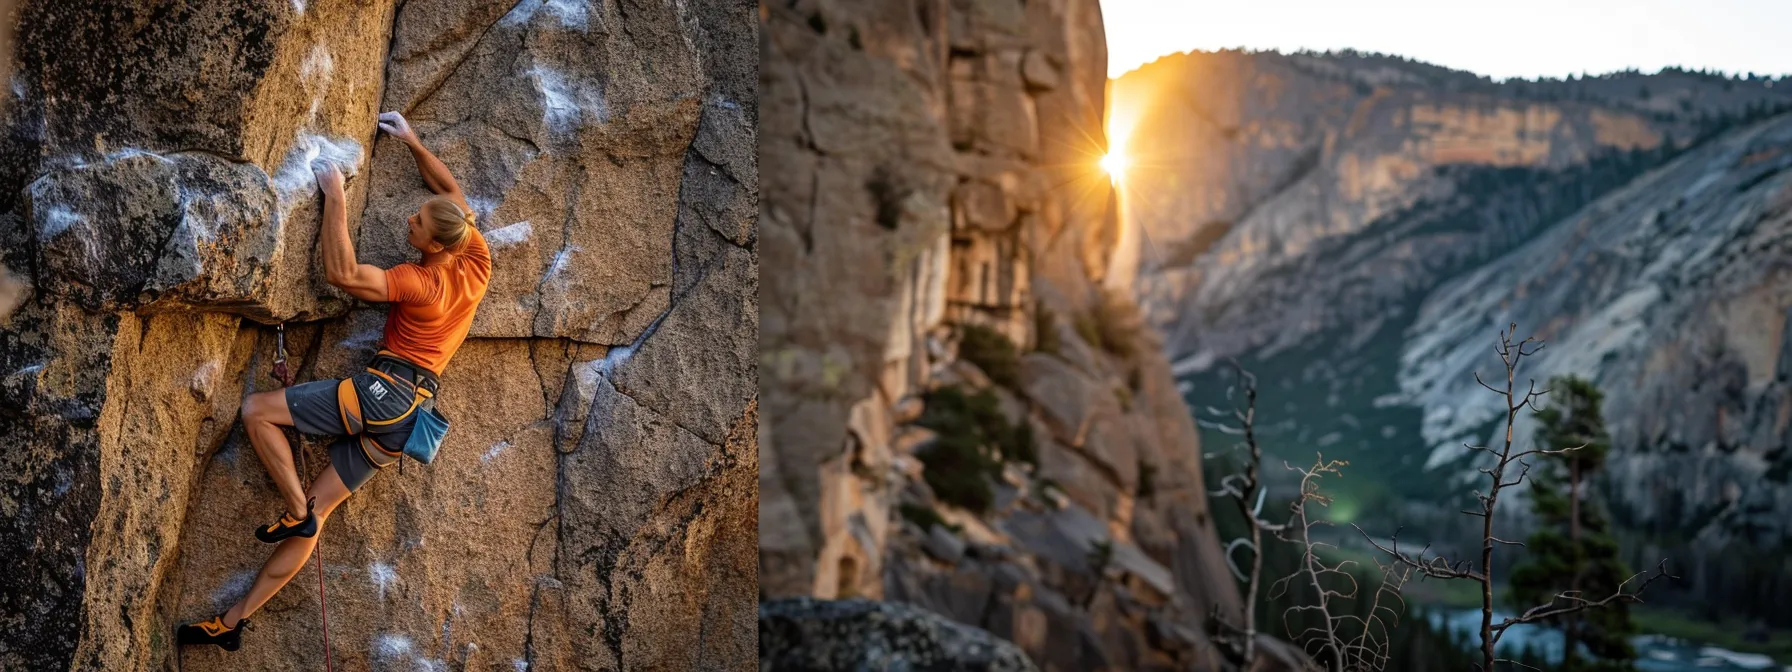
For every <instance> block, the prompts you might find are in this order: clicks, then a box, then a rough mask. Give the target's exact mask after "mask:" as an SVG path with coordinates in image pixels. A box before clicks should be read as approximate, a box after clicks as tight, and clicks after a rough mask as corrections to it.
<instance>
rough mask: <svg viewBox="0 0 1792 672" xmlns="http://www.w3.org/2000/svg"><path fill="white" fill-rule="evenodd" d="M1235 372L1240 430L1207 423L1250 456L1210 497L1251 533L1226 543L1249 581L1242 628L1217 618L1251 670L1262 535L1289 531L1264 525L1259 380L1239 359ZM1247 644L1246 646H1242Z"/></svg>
mask: <svg viewBox="0 0 1792 672" xmlns="http://www.w3.org/2000/svg"><path fill="white" fill-rule="evenodd" d="M1229 361H1230V363H1231V365H1232V370H1233V371H1234V372H1235V373H1237V374H1238V384H1239V386H1240V387H1241V388H1242V390H1243V392H1244V407H1243V408H1234V409H1232V411H1231V413H1230V415H1231V417H1232V420H1233V421H1235V422H1237V423H1238V424H1237V425H1225V424H1220V423H1207V422H1203V423H1202V424H1203V425H1204V426H1207V427H1211V428H1213V429H1217V430H1219V431H1222V432H1225V433H1227V434H1233V435H1236V436H1240V437H1242V439H1241V440H1240V442H1239V443H1238V444H1237V446H1236V447H1242V448H1245V449H1247V450H1248V451H1249V453H1248V454H1249V457H1248V458H1247V460H1246V462H1245V465H1244V473H1242V474H1227V475H1226V476H1225V478H1222V479H1220V489H1219V490H1218V491H1217V492H1211V493H1208V495H1209V496H1210V497H1226V498H1229V499H1231V500H1232V501H1233V502H1234V503H1236V504H1237V505H1238V512H1239V514H1240V515H1243V516H1244V519H1245V522H1246V524H1247V526H1248V527H1249V528H1250V538H1249V539H1245V538H1239V539H1234V540H1232V541H1231V542H1229V543H1227V544H1226V550H1225V553H1226V567H1227V568H1228V569H1230V570H1232V575H1233V576H1234V577H1236V578H1237V579H1238V580H1239V581H1243V582H1245V595H1244V618H1243V625H1242V626H1239V625H1233V624H1232V623H1231V622H1230V621H1228V620H1227V618H1226V616H1225V615H1222V614H1219V613H1218V609H1217V608H1216V609H1215V612H1214V613H1213V614H1212V616H1213V617H1214V620H1215V624H1216V625H1218V626H1220V627H1221V629H1222V631H1223V632H1222V637H1220V639H1221V640H1222V643H1230V647H1229V648H1230V649H1231V650H1232V653H1233V656H1234V657H1235V658H1236V659H1237V660H1238V662H1239V664H1240V665H1241V666H1243V667H1245V668H1247V669H1248V668H1249V667H1250V666H1251V664H1252V663H1253V662H1254V661H1256V659H1257V591H1258V586H1259V585H1260V583H1261V577H1262V575H1263V533H1264V532H1266V531H1267V532H1270V533H1272V534H1273V533H1275V532H1279V531H1281V530H1283V529H1286V528H1287V525H1286V524H1276V523H1271V522H1269V521H1266V520H1264V519H1263V518H1262V517H1261V515H1262V513H1263V500H1264V497H1265V496H1267V494H1268V492H1267V491H1266V490H1264V489H1263V484H1262V482H1261V481H1260V480H1259V479H1258V473H1259V467H1260V465H1261V464H1262V461H1263V449H1262V448H1261V447H1260V446H1258V445H1257V430H1256V416H1257V377H1256V376H1255V375H1252V374H1251V372H1249V371H1246V370H1245V369H1244V367H1243V366H1242V365H1240V364H1239V363H1238V360H1236V359H1233V360H1229ZM1240 546H1243V547H1246V548H1248V549H1250V551H1251V565H1250V570H1249V571H1245V570H1243V569H1240V568H1239V567H1238V563H1237V562H1236V561H1235V560H1234V557H1233V552H1234V551H1236V550H1237V549H1238V548H1239V547H1240ZM1239 640H1242V641H1239Z"/></svg>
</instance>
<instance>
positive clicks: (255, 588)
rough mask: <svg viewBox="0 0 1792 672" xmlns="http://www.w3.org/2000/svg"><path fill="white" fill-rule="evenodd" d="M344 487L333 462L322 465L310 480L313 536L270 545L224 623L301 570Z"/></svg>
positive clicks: (231, 622)
mask: <svg viewBox="0 0 1792 672" xmlns="http://www.w3.org/2000/svg"><path fill="white" fill-rule="evenodd" d="M348 494H349V493H348V487H347V486H345V485H343V484H342V477H341V476H338V475H337V474H336V465H330V466H329V467H326V468H325V469H324V471H323V473H321V474H318V475H317V480H316V481H313V482H312V483H311V493H310V495H311V496H312V497H316V498H317V509H316V510H315V513H316V514H317V536H312V537H290V538H287V539H286V540H284V541H281V542H280V545H279V546H275V547H274V555H273V556H272V557H269V558H268V562H267V564H265V565H262V566H261V573H260V574H257V575H256V576H255V585H252V586H250V587H249V593H248V594H247V595H244V596H243V599H242V600H240V601H238V602H237V603H236V604H235V605H234V606H232V607H230V610H229V611H226V612H224V625H225V626H227V627H232V628H234V627H236V624H237V621H239V620H242V619H244V618H248V617H249V616H250V615H252V614H254V613H255V610H257V609H260V608H261V605H263V604H267V601H268V600H270V599H272V598H273V597H274V593H278V592H280V589H281V588H282V587H284V586H286V582H288V581H291V580H292V577H293V576H295V575H297V574H298V573H299V570H300V569H304V567H305V561H306V560H308V559H310V558H311V550H312V549H313V548H316V547H317V540H318V539H321V538H323V532H324V523H325V522H327V521H328V520H329V518H330V512H331V511H334V510H336V505H338V504H341V503H342V502H343V501H344V500H347V499H348Z"/></svg>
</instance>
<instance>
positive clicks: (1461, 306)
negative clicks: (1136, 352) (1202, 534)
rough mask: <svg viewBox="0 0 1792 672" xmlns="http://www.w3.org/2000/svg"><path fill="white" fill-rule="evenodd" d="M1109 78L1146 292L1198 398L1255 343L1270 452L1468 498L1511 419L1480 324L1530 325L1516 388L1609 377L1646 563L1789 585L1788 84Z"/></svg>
mask: <svg viewBox="0 0 1792 672" xmlns="http://www.w3.org/2000/svg"><path fill="white" fill-rule="evenodd" d="M1114 93H1115V102H1114V106H1115V109H1116V112H1115V114H1116V118H1117V119H1124V120H1125V121H1124V124H1123V125H1124V127H1125V128H1127V129H1129V130H1130V133H1131V137H1133V138H1137V139H1138V140H1137V141H1135V142H1133V143H1131V144H1130V145H1129V147H1130V148H1131V151H1132V152H1133V153H1134V154H1135V162H1136V163H1137V164H1144V165H1151V166H1153V168H1152V169H1151V170H1141V171H1137V173H1136V174H1132V175H1129V176H1128V181H1127V188H1128V193H1127V199H1126V203H1127V204H1128V205H1127V213H1128V218H1129V222H1131V223H1135V224H1137V225H1138V227H1139V228H1140V230H1142V231H1143V232H1145V234H1146V235H1145V236H1143V238H1144V239H1146V240H1148V241H1150V243H1149V247H1148V249H1146V250H1145V251H1144V252H1143V253H1142V254H1141V255H1140V257H1141V273H1140V276H1139V278H1138V287H1139V291H1140V292H1141V293H1142V295H1143V296H1144V300H1145V303H1146V304H1147V305H1148V306H1149V307H1150V308H1151V311H1150V313H1151V316H1152V321H1153V322H1154V323H1155V324H1158V325H1160V326H1162V327H1164V328H1165V329H1166V330H1168V331H1169V332H1170V333H1171V334H1172V337H1171V338H1170V351H1171V353H1172V356H1173V357H1175V358H1177V360H1178V371H1179V373H1181V374H1185V375H1186V380H1185V384H1187V385H1188V387H1187V389H1188V392H1189V394H1190V395H1191V398H1192V399H1193V400H1194V401H1195V405H1196V406H1197V407H1200V406H1204V405H1207V404H1213V405H1218V404H1217V403H1216V402H1218V401H1219V400H1220V399H1221V396H1220V395H1221V394H1222V391H1223V389H1222V387H1221V386H1218V385H1215V384H1213V383H1214V382H1216V381H1218V380H1219V377H1218V375H1217V372H1216V370H1215V367H1213V366H1212V364H1213V363H1214V362H1216V361H1220V360H1221V358H1223V357H1227V356H1239V357H1241V358H1242V359H1244V361H1245V363H1246V364H1247V365H1248V366H1250V367H1251V368H1252V369H1253V370H1254V371H1255V372H1256V373H1257V374H1258V376H1259V377H1260V379H1262V380H1263V381H1264V387H1265V395H1264V397H1263V398H1264V400H1265V402H1266V406H1265V408H1264V411H1265V415H1264V417H1265V424H1264V429H1265V432H1264V435H1265V442H1266V445H1267V446H1268V447H1269V449H1270V450H1271V452H1272V453H1275V452H1277V451H1278V450H1280V451H1282V452H1283V453H1288V454H1279V455H1278V457H1284V458H1289V459H1294V458H1300V456H1301V455H1302V454H1306V455H1310V453H1311V451H1312V450H1314V449H1315V448H1317V449H1319V450H1322V451H1324V452H1325V454H1326V456H1327V457H1333V456H1336V457H1343V458H1347V459H1349V460H1350V461H1351V462H1352V465H1353V466H1352V469H1351V471H1359V470H1360V471H1363V472H1366V473H1372V474H1375V477H1374V478H1375V480H1377V481H1380V482H1384V483H1388V484H1391V485H1392V486H1393V488H1394V492H1393V494H1394V495H1396V496H1397V497H1396V500H1395V501H1396V502H1398V501H1399V500H1401V499H1404V500H1407V501H1409V502H1411V501H1418V502H1432V501H1438V499H1439V498H1442V497H1446V496H1459V495H1460V494H1461V493H1464V492H1467V491H1468V489H1469V488H1470V487H1472V486H1469V485H1467V484H1466V483H1465V481H1466V480H1467V479H1470V478H1473V477H1475V476H1476V475H1477V474H1475V472H1474V469H1473V466H1472V465H1469V464H1468V463H1467V459H1466V458H1467V456H1466V454H1465V453H1466V451H1465V450H1464V449H1463V448H1462V444H1463V443H1464V442H1469V443H1485V442H1487V441H1488V440H1492V439H1493V438H1494V437H1493V434H1494V433H1495V431H1496V430H1498V429H1499V427H1497V422H1496V421H1497V420H1498V416H1499V412H1498V406H1497V404H1498V403H1499V402H1498V401H1497V397H1495V396H1493V395H1491V394H1489V393H1487V392H1486V391H1485V390H1483V389H1481V388H1480V387H1479V386H1478V385H1476V384H1475V382H1474V378H1473V373H1474V372H1476V371H1479V372H1481V373H1482V374H1484V375H1485V374H1489V373H1494V372H1497V371H1499V370H1500V368H1501V364H1500V362H1499V360H1498V358H1497V357H1495V356H1494V355H1493V354H1492V353H1491V352H1490V351H1489V350H1488V349H1487V348H1488V344H1489V343H1490V342H1491V341H1490V340H1489V339H1492V338H1494V337H1495V336H1496V335H1497V334H1498V332H1499V331H1500V330H1501V329H1503V328H1505V327H1506V325H1507V324H1508V323H1511V322H1517V323H1518V328H1519V330H1520V332H1521V333H1520V334H1519V338H1523V337H1525V336H1530V335H1536V336H1538V337H1539V338H1543V339H1545V340H1546V341H1547V342H1548V346H1547V347H1546V348H1545V349H1544V351H1543V352H1542V354H1541V355H1540V356H1539V357H1538V358H1535V359H1532V360H1528V361H1527V364H1526V368H1525V370H1524V371H1523V372H1522V375H1523V376H1524V377H1525V378H1533V377H1534V378H1536V379H1537V380H1538V381H1539V383H1541V382H1542V381H1544V380H1546V379H1547V377H1548V376H1549V375H1551V374H1555V373H1577V374H1580V375H1584V376H1589V377H1592V378H1594V379H1595V380H1596V381H1597V382H1598V383H1599V384H1600V385H1602V386H1603V387H1604V388H1605V389H1607V390H1608V391H1609V392H1608V394H1607V400H1608V403H1607V408H1606V418H1607V421H1608V424H1609V425H1610V426H1611V428H1612V429H1613V431H1614V439H1615V445H1616V446H1617V447H1618V449H1619V450H1620V451H1621V452H1620V455H1621V456H1622V457H1621V459H1614V460H1613V461H1612V462H1611V465H1612V466H1611V469H1610V470H1609V473H1608V477H1609V482H1608V483H1606V484H1604V486H1602V487H1605V488H1607V489H1608V490H1609V492H1610V495H1609V496H1608V497H1607V499H1608V501H1609V502H1611V504H1612V506H1613V507H1614V511H1613V513H1614V515H1615V517H1616V518H1617V519H1619V522H1620V523H1622V524H1623V525H1625V526H1626V527H1627V528H1628V529H1629V530H1630V532H1629V533H1628V534H1629V536H1627V537H1626V541H1627V546H1629V547H1631V548H1632V550H1633V551H1634V552H1635V553H1636V554H1635V555H1634V556H1633V557H1632V562H1634V563H1636V564H1638V565H1639V566H1651V565H1653V564H1654V563H1655V562H1656V561H1657V560H1659V559H1660V558H1661V557H1662V555H1663V553H1662V551H1663V550H1664V549H1665V550H1667V551H1668V552H1669V554H1671V555H1673V556H1674V557H1673V560H1674V561H1675V564H1676V566H1679V567H1683V568H1684V567H1689V566H1690V567H1692V568H1693V573H1694V574H1696V575H1698V576H1700V577H1701V578H1699V579H1696V580H1694V581H1693V582H1692V583H1693V584H1697V585H1700V586H1706V587H1710V586H1713V585H1716V584H1719V583H1724V584H1728V585H1729V586H1730V587H1731V588H1733V589H1734V591H1735V592H1736V594H1745V593H1746V592H1747V590H1746V589H1744V588H1743V587H1742V585H1741V584H1740V583H1738V582H1730V581H1727V580H1724V579H1722V578H1721V577H1724V576H1742V575H1751V576H1761V575H1765V574H1772V575H1776V576H1780V575H1783V568H1778V569H1774V568H1773V567H1775V565H1776V563H1775V562H1774V561H1772V560H1769V559H1768V556H1770V555H1772V553H1771V552H1769V553H1765V554H1763V553H1756V552H1754V551H1751V550H1749V549H1750V548H1780V547H1783V546H1784V545H1785V544H1787V543H1792V536H1789V535H1788V534H1787V532H1786V529H1785V526H1784V525H1783V524H1782V522H1781V521H1783V519H1784V517H1785V515H1784V514H1785V512H1786V509H1785V506H1786V501H1787V500H1786V496H1787V495H1786V493H1787V489H1786V487H1785V474H1786V473H1788V469H1787V468H1785V467H1781V466H1780V465H1782V464H1786V460H1787V459H1788V456H1785V455H1784V453H1785V450H1783V448H1784V446H1785V445H1786V441H1787V438H1788V435H1786V434H1784V432H1783V431H1782V430H1783V429H1784V424H1785V423H1784V421H1783V419H1782V418H1783V417H1784V416H1783V414H1781V413H1780V412H1779V404H1780V393H1779V392H1778V391H1777V387H1778V386H1779V383H1778V382H1776V381H1777V380H1778V378H1779V376H1781V375H1782V373H1781V371H1780V368H1779V364H1778V362H1779V361H1780V357H1782V355H1781V354H1780V353H1781V352H1782V345H1781V343H1782V340H1783V339H1782V334H1781V331H1782V330H1783V325H1784V324H1785V323H1786V321H1785V315H1786V311H1787V310H1788V309H1789V308H1792V298H1788V297H1787V296H1786V293H1785V290H1784V286H1785V284H1786V283H1785V281H1784V279H1783V278H1780V277H1779V276H1778V275H1777V271H1775V270H1774V269H1775V268H1776V267H1777V266H1778V265H1780V262H1779V261H1776V260H1777V259H1778V258H1779V255H1780V252H1779V250H1778V247H1777V246H1778V244H1779V243H1778V242H1777V241H1778V237H1777V236H1778V235H1779V233H1778V232H1779V230H1780V229H1782V228H1784V226H1783V225H1784V222H1783V221H1782V220H1783V219H1784V217H1783V215H1784V213H1783V212H1782V210H1783V207H1782V204H1781V201H1782V200H1784V198H1783V194H1781V193H1780V192H1781V191H1782V187H1783V186H1784V180H1783V179H1781V178H1782V177H1783V176H1784V173H1783V172H1782V168H1783V167H1784V166H1783V165H1782V164H1783V163H1784V162H1783V161H1781V160H1780V158H1779V156H1780V154H1781V153H1783V152H1784V151H1785V146H1784V145H1785V141H1784V137H1785V128H1786V125H1787V123H1788V122H1787V120H1786V119H1785V118H1784V117H1783V116H1774V115H1775V114H1776V111H1783V110H1784V109H1786V108H1787V105H1788V103H1792V91H1787V90H1786V87H1784V86H1775V85H1774V83H1773V82H1770V81H1768V80H1762V79H1758V78H1746V79H1745V78H1725V77H1721V76H1712V75H1704V74H1699V73H1691V72H1684V71H1674V70H1669V71H1664V72H1662V73H1658V74H1655V75H1641V74H1637V73H1617V74H1612V75H1605V76H1600V77H1592V78H1576V79H1573V80H1569V81H1546V82H1522V81H1514V82H1505V83H1494V82H1491V81H1488V80H1485V79H1483V78H1478V77H1475V76H1474V75H1471V74H1468V73H1462V72H1456V71H1450V70H1446V69H1442V68H1436V67H1434V66H1428V65H1424V64H1419V63H1413V62H1410V61H1402V60H1399V59H1394V58H1388V57H1376V56H1364V55H1360V54H1351V53H1345V54H1330V55H1315V54H1296V55H1282V54H1244V53H1237V52H1222V53H1191V54H1185V55H1177V56H1171V57H1165V58H1164V59H1160V60H1159V61H1158V62H1157V63H1154V64H1151V65H1148V66H1145V67H1143V68H1141V69H1140V70H1138V71H1135V72H1132V73H1129V74H1127V75H1126V76H1124V77H1122V78H1121V79H1120V80H1117V82H1116V84H1115V89H1114ZM1146 139H1149V140H1148V141H1147V140H1146ZM1529 421H1530V418H1529V417H1528V416H1524V415H1523V414H1521V417H1520V424H1519V427H1518V431H1519V432H1520V433H1521V435H1528V432H1529V429H1530V426H1529ZM1302 451H1305V452H1304V453H1303V452H1302ZM1302 459H1304V458H1302ZM1373 494H1374V493H1367V492H1363V493H1357V492H1353V493H1348V494H1347V495H1346V497H1345V498H1344V500H1345V501H1343V502H1341V503H1342V504H1343V505H1344V506H1345V507H1347V508H1348V509H1349V510H1357V509H1360V508H1361V507H1362V506H1365V505H1366V502H1368V501H1372V500H1369V499H1368V497H1369V496H1371V495H1373ZM1426 508H1427V507H1424V506H1417V507H1389V510H1391V511H1396V512H1395V513H1391V514H1390V515H1392V517H1393V518H1395V519H1397V520H1395V521H1394V522H1392V523H1390V525H1392V524H1397V523H1404V524H1407V525H1409V526H1416V527H1417V528H1418V529H1421V530H1423V529H1426V528H1427V527H1429V528H1431V530H1432V531H1433V533H1436V534H1440V535H1441V534H1442V533H1441V532H1438V528H1439V526H1442V527H1452V528H1459V527H1460V524H1459V523H1458V521H1456V520H1455V517H1454V516H1453V515H1451V514H1447V513H1446V514H1443V515H1445V516H1446V518H1439V517H1438V514H1436V512H1435V511H1431V512H1427V511H1425V509H1426ZM1516 511H1517V509H1514V512H1516ZM1390 529H1391V528H1390ZM1695 539H1696V540H1697V543H1690V542H1692V540H1695ZM1435 540H1436V541H1439V542H1445V540H1444V539H1435ZM1670 590H1671V589H1670ZM1720 592H1722V591H1717V592H1713V591H1708V590H1707V589H1706V588H1697V589H1695V594H1694V595H1692V599H1694V600H1697V601H1710V600H1716V599H1719V598H1717V597H1715V596H1716V595H1718V594H1719V593H1720ZM1725 594H1728V593H1725Z"/></svg>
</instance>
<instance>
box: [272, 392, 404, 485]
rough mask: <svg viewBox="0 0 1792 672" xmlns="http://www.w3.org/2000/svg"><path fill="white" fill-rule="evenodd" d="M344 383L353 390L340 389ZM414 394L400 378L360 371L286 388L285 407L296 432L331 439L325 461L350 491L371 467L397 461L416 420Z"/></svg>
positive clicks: (370, 472) (385, 465)
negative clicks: (393, 379) (327, 456)
mask: <svg viewBox="0 0 1792 672" xmlns="http://www.w3.org/2000/svg"><path fill="white" fill-rule="evenodd" d="M345 381H346V386H347V387H350V388H352V389H344V387H345ZM416 394H417V391H416V390H415V389H414V388H407V387H405V386H404V383H402V382H396V383H395V382H394V381H392V380H387V379H382V378H381V377H380V376H379V375H378V374H375V373H372V372H368V371H363V372H361V373H357V374H355V375H353V376H350V377H348V378H346V379H341V378H339V379H326V380H315V381H312V382H309V383H300V384H298V385H294V386H292V387H289V388H286V409H287V411H289V412H291V413H292V424H293V427H294V428H296V429H298V430H299V431H300V432H303V433H305V434H311V435H314V436H328V437H334V438H335V440H334V441H332V442H331V443H330V448H329V453H330V464H331V465H333V466H335V467H336V475H337V476H340V477H342V484H343V485H345V486H347V487H348V490H349V492H354V491H355V490H356V489H358V488H360V487H361V484H363V483H366V482H367V480H368V479H369V478H372V477H373V474H374V472H375V471H378V470H379V469H382V468H385V467H388V466H391V465H392V463H394V462H397V461H398V459H399V454H400V453H401V452H402V451H403V448H404V442H405V440H406V439H408V438H410V435H411V426H412V425H414V424H416V418H417V416H416V413H415V412H413V411H415V409H416V401H417V398H416V396H415V395H416Z"/></svg>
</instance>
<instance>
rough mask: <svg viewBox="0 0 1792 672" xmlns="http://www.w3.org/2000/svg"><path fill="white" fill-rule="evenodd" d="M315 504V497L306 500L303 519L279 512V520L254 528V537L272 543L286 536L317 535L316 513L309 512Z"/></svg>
mask: <svg viewBox="0 0 1792 672" xmlns="http://www.w3.org/2000/svg"><path fill="white" fill-rule="evenodd" d="M316 505H317V500H316V499H310V500H306V502H305V519H304V520H299V519H297V518H294V517H292V514H290V513H283V514H280V520H277V521H274V524H272V525H263V526H261V527H258V528H255V538H256V539H260V540H262V541H265V542H267V543H270V544H272V543H276V542H279V541H282V540H284V539H286V538H288V537H314V536H317V514H315V513H312V512H311V508H312V507H313V506H316Z"/></svg>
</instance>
